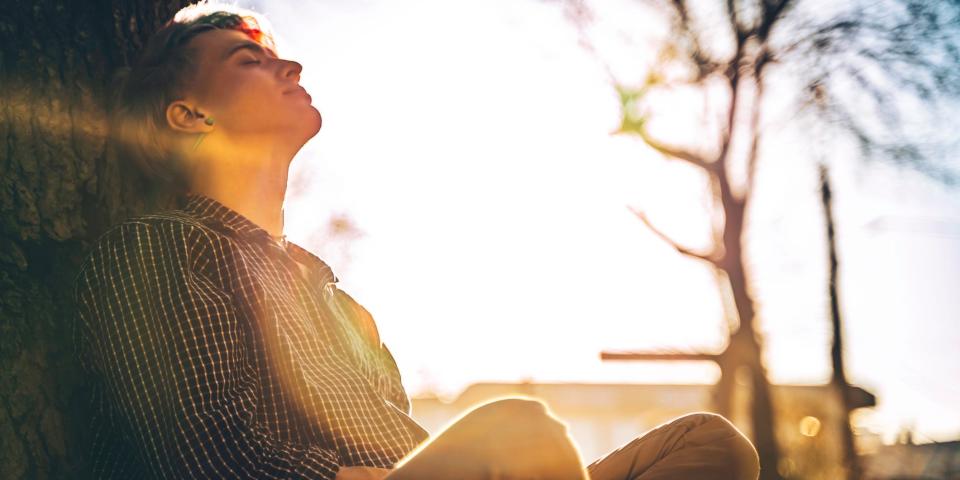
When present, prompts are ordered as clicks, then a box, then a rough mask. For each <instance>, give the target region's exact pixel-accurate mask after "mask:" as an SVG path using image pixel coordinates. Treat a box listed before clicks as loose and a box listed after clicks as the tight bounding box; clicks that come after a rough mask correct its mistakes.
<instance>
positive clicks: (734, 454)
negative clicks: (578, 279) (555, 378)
mask: <svg viewBox="0 0 960 480" xmlns="http://www.w3.org/2000/svg"><path fill="white" fill-rule="evenodd" d="M759 471H760V467H759V461H758V458H757V452H756V450H755V449H754V448H753V445H752V444H750V441H749V440H747V439H746V437H744V436H743V434H741V433H740V431H739V430H737V429H736V428H735V427H734V426H733V425H732V424H731V423H730V422H729V421H727V420H726V419H725V418H723V417H721V416H719V415H715V414H711V413H693V414H690V415H685V416H682V417H679V418H677V419H675V420H673V421H671V422H668V423H665V424H663V425H661V426H659V427H657V428H654V429H653V430H650V431H648V432H646V433H645V434H643V435H640V436H639V437H637V438H635V439H634V440H632V441H630V442H628V443H626V444H625V445H623V446H622V447H620V448H618V449H616V450H614V451H612V452H610V453H608V454H607V455H605V456H603V457H601V458H599V459H597V460H596V461H595V462H593V463H591V464H590V465H588V466H587V467H584V466H583V462H582V460H581V458H580V452H579V451H578V450H577V447H576V444H575V443H574V442H573V440H572V439H571V438H570V436H569V435H568V433H567V429H566V425H565V424H563V423H562V422H561V421H559V420H558V419H557V418H556V417H554V416H553V415H552V414H551V413H550V412H549V411H548V409H547V408H546V405H544V404H543V403H542V402H540V401H539V400H534V399H527V398H507V399H501V400H495V401H492V402H489V403H486V404H483V405H480V406H478V407H476V408H474V409H472V410H470V411H468V412H466V413H465V414H463V415H461V416H460V417H459V418H458V419H457V420H455V421H454V422H451V423H450V424H449V425H448V426H447V427H446V428H445V429H444V430H443V431H442V432H440V433H438V434H436V435H434V436H432V437H431V438H430V439H428V440H427V441H425V442H424V443H423V444H421V445H419V446H418V447H417V448H416V449H414V451H412V452H410V454H408V455H407V456H406V457H404V458H403V459H402V460H400V461H399V462H397V464H396V465H395V470H394V471H393V472H392V473H390V475H388V476H387V477H386V478H387V480H430V479H457V480H506V479H511V480H512V479H543V480H554V479H556V480H568V479H569V480H574V479H575V480H665V479H678V480H679V479H711V480H713V479H716V480H756V479H757V477H758V476H759Z"/></svg>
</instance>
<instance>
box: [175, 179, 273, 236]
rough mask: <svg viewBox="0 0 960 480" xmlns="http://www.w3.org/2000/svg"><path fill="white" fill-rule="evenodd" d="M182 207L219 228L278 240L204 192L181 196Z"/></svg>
mask: <svg viewBox="0 0 960 480" xmlns="http://www.w3.org/2000/svg"><path fill="white" fill-rule="evenodd" d="M180 201H181V209H183V210H184V211H186V212H187V213H189V214H191V215H193V216H194V217H196V218H197V219H198V220H200V221H201V222H203V223H205V224H207V225H209V226H211V227H214V228H217V227H222V228H226V229H227V230H229V231H230V232H233V233H235V234H237V235H240V236H243V237H247V238H250V239H255V240H268V241H277V239H276V238H275V237H274V236H273V235H271V234H270V232H268V231H266V230H265V229H264V228H263V227H261V226H260V225H257V224H256V223H254V222H253V220H250V219H249V218H247V217H245V216H243V214H241V213H240V212H237V211H236V210H234V209H232V208H230V207H228V206H226V205H224V204H222V203H220V202H219V201H217V200H215V199H214V198H213V197H209V196H207V195H204V194H202V193H196V192H187V193H186V194H184V195H183V196H182V197H181V200H180ZM279 240H280V243H281V244H283V243H285V242H286V235H281V237H280V239H279Z"/></svg>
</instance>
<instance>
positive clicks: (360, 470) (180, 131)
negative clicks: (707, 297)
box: [73, 2, 759, 480]
mask: <svg viewBox="0 0 960 480" xmlns="http://www.w3.org/2000/svg"><path fill="white" fill-rule="evenodd" d="M302 69H303V66H302V65H301V64H300V63H298V62H296V61H293V60H289V59H284V58H281V57H280V56H279V55H278V51H277V48H276V43H275V41H274V39H273V35H272V33H271V29H270V28H269V24H268V23H267V21H266V19H265V18H263V17H262V16H260V15H258V14H255V13H254V12H250V11H248V10H243V9H240V8H238V7H234V6H229V5H218V4H215V3H209V2H208V3H202V4H197V5H191V6H188V7H186V8H185V9H183V10H181V11H179V12H178V13H177V14H176V16H175V17H174V18H173V19H171V20H170V21H169V22H168V23H166V24H165V25H164V26H163V27H162V28H161V29H160V30H159V31H158V32H157V33H156V34H154V35H153V36H152V37H151V38H150V39H149V41H148V42H147V44H146V46H145V47H144V49H143V51H142V53H141V54H140V56H139V58H138V59H137V61H136V62H135V63H134V64H133V66H132V67H131V68H130V69H129V71H128V72H126V75H125V76H123V77H121V78H122V81H123V82H122V85H121V87H120V88H118V89H117V90H116V92H115V95H116V98H115V99H114V103H113V106H112V108H111V112H110V115H111V116H110V125H111V129H110V132H111V136H110V141H111V142H112V143H114V144H116V145H117V149H118V151H120V152H121V153H122V158H123V159H125V160H129V161H131V162H135V163H136V165H137V168H138V169H139V170H140V171H142V172H143V173H144V174H145V175H147V176H148V177H149V178H150V179H152V180H155V181H156V182H157V183H158V184H161V185H163V186H164V188H168V189H170V190H171V191H174V192H176V193H177V198H178V199H179V200H178V202H179V203H178V205H177V206H176V208H169V209H164V210H161V211H155V212H151V213H144V214H139V215H136V216H132V217H130V218H127V219H125V220H123V221H121V222H119V223H117V224H115V225H113V226H111V227H109V228H108V229H107V230H106V231H105V232H103V233H102V234H101V235H99V237H98V238H97V239H96V241H95V242H94V244H93V246H92V247H91V249H90V251H89V253H88V254H87V255H86V256H85V257H84V259H83V262H82V263H81V265H80V268H79V270H78V272H77V274H76V277H75V281H74V292H73V294H74V296H75V300H76V305H77V311H76V315H75V320H76V321H75V323H74V330H73V334H74V335H75V342H76V346H77V356H78V361H79V362H80V365H81V366H82V369H83V371H84V372H85V374H86V375H87V376H88V382H87V385H88V387H89V400H90V408H91V418H90V424H89V425H90V428H89V429H88V430H87V431H86V434H87V435H88V438H87V439H86V440H85V444H87V445H88V446H89V452H88V455H87V456H86V458H87V460H86V467H85V468H86V470H87V472H88V474H89V476H90V477H91V478H125V479H127V478H138V479H149V478H176V479H195V478H299V479H307V478H310V479H326V480H333V479H337V480H351V479H354V480H355V479H382V478H387V479H390V480H405V479H421V480H423V479H432V478H438V479H508V478H516V479H519V478H542V479H578V478H583V479H586V478H593V479H614V478H617V479H627V478H629V479H647V480H649V479H665V478H711V479H713V478H715V479H755V478H757V472H758V468H759V467H758V464H757V454H756V451H755V450H754V449H753V446H752V445H751V444H750V442H749V441H748V440H747V439H746V438H745V437H744V436H743V435H742V434H741V433H740V432H739V431H737V429H736V428H734V427H733V426H732V425H731V424H730V422H728V421H727V420H726V419H724V418H722V417H720V416H717V415H712V414H707V413H698V414H692V415H687V416H685V417H681V418H680V419H677V420H675V421H672V422H669V423H667V424H664V425H663V426H661V427H658V428H656V429H654V430H652V431H650V432H648V433H647V434H645V435H642V436H639V437H637V438H636V439H635V440H634V441H632V442H630V443H627V444H626V445H624V446H623V447H622V448H620V449H618V450H616V451H613V452H611V453H610V454H608V455H606V456H604V457H603V458H601V459H598V460H597V461H595V462H593V463H592V464H590V465H588V466H586V467H585V466H584V465H583V462H582V459H581V458H580V454H579V451H578V449H577V446H576V445H575V443H574V442H573V440H572V439H571V437H570V435H569V433H568V431H567V428H566V425H565V424H564V423H563V422H562V421H561V420H560V419H558V418H557V417H555V416H554V415H553V414H552V413H551V412H550V411H549V409H548V408H547V407H546V405H545V404H544V403H543V402H541V401H539V400H537V399H531V398H523V397H514V398H502V399H497V400H494V401H490V402H488V403H485V404H482V405H479V406H476V407H475V408H472V409H469V410H468V411H467V412H465V413H464V414H463V415H462V416H461V417H459V418H458V419H456V420H455V421H453V422H451V423H450V424H449V425H448V426H447V427H446V428H445V429H443V430H442V431H441V432H437V433H435V434H433V435H431V434H430V433H429V432H427V431H426V429H424V428H423V427H422V426H421V425H420V424H419V423H418V422H416V421H415V420H414V419H413V418H412V417H411V408H410V401H409V398H408V397H407V394H406V392H405V390H404V387H403V385H402V383H401V377H400V373H399V369H398V366H397V364H396V362H395V360H394V358H393V356H392V355H391V353H390V350H389V349H388V348H387V346H386V344H385V343H384V342H383V341H382V340H381V339H380V336H379V333H378V330H377V326H376V322H375V321H374V319H373V317H372V315H371V314H370V312H369V311H367V310H366V309H365V308H364V307H363V306H362V305H360V304H359V303H358V302H357V301H356V300H355V299H354V298H353V297H352V296H350V295H349V294H348V293H346V292H345V291H344V290H342V289H340V288H338V286H337V282H338V281H339V279H338V278H337V277H336V275H334V273H333V271H332V269H331V268H330V267H329V265H327V264H326V263H325V262H323V261H322V260H321V259H320V258H318V257H317V256H315V255H314V254H313V253H311V252H310V251H308V250H307V249H305V248H304V247H302V246H300V245H298V244H297V243H295V242H292V241H290V240H288V239H287V238H286V236H285V235H284V234H283V208H282V205H283V201H284V196H285V192H286V184H287V174H288V167H289V165H290V162H291V161H292V159H293V158H294V155H295V154H296V153H297V152H298V151H299V150H300V148H301V147H302V146H303V145H304V144H305V143H306V142H307V141H308V140H309V139H310V138H312V137H313V136H315V135H316V134H317V133H318V132H319V130H320V128H321V125H322V117H321V115H320V112H319V111H318V110H317V108H315V107H314V106H313V105H312V98H311V96H310V95H309V94H308V93H307V92H306V90H305V89H304V88H303V87H302V86H301V85H300V84H299V82H300V73H301V71H302Z"/></svg>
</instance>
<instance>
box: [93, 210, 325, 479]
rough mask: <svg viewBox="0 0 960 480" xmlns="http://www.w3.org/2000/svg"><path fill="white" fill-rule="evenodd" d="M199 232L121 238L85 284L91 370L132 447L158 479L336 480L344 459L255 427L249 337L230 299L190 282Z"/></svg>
mask: <svg viewBox="0 0 960 480" xmlns="http://www.w3.org/2000/svg"><path fill="white" fill-rule="evenodd" d="M189 230H190V227H188V226H173V225H162V226H155V225H151V224H145V223H127V224H123V225H121V226H119V227H115V228H114V229H113V230H111V232H110V233H109V234H107V235H105V236H104V237H103V238H102V239H101V240H102V241H101V242H99V243H98V245H97V247H96V249H95V250H94V251H93V252H92V253H91V255H90V256H89V257H88V259H87V261H86V262H85V263H84V265H83V267H82V270H81V273H80V275H78V276H77V282H76V285H75V287H76V290H75V295H76V300H77V308H78V311H77V315H78V318H77V320H78V325H77V327H78V328H79V337H78V338H79V341H80V342H81V346H80V349H81V351H82V352H83V355H82V359H83V360H84V364H85V365H86V367H87V368H89V369H90V370H92V371H93V372H95V373H96V374H97V375H99V376H100V377H101V378H102V379H103V385H104V387H105V389H106V392H105V393H106V396H107V398H108V399H109V401H110V403H111V404H112V406H113V407H114V408H115V409H116V411H117V412H118V413H119V414H120V416H121V418H122V419H123V422H124V427H125V428H124V430H125V431H128V432H130V437H129V438H128V439H127V441H130V442H132V443H133V444H134V445H135V449H136V450H137V451H138V452H139V454H140V457H141V461H142V462H143V463H144V464H145V465H146V466H147V467H148V468H149V469H150V470H151V471H152V472H153V473H154V474H155V475H156V476H157V477H159V478H176V479H186V478H190V479H193V478H303V479H306V478H312V479H325V480H333V479H334V478H335V477H336V476H337V472H338V470H339V469H340V467H339V464H340V458H339V455H338V454H337V453H336V451H334V450H328V449H321V448H317V447H304V446H302V445H294V444H290V443H287V442H283V441H280V440H279V439H277V438H275V437H273V436H271V435H270V434H268V433H267V432H266V431H264V430H263V429H261V428H258V426H257V425H255V424H253V423H252V420H253V417H254V410H255V408H256V403H257V401H258V400H257V398H256V394H255V392H254V391H253V388H254V387H255V385H256V384H257V379H256V378H255V377H254V375H255V374H254V372H255V369H254V368H253V366H252V365H250V363H249V361H248V355H249V352H248V351H247V350H248V347H247V344H246V343H245V339H246V337H247V331H246V330H247V328H248V327H246V326H244V325H242V324H241V323H240V320H239V318H238V315H237V313H236V312H235V310H234V306H233V304H232V301H231V298H230V295H229V294H227V293H226V292H224V291H222V290H220V289H218V288H217V287H216V286H215V285H214V284H213V283H212V282H210V281H209V280H208V279H207V278H205V277H203V276H202V275H199V274H196V273H194V272H193V271H191V268H190V258H189V256H190V254H191V251H192V250H193V247H192V246H191V245H190V244H189V242H188V232H189Z"/></svg>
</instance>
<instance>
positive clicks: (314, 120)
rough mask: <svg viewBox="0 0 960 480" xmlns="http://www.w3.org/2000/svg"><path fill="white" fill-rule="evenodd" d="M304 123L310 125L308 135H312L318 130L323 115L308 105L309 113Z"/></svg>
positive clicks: (321, 123)
mask: <svg viewBox="0 0 960 480" xmlns="http://www.w3.org/2000/svg"><path fill="white" fill-rule="evenodd" d="M306 124H308V125H310V136H311V137H313V136H314V135H316V134H317V132H319V131H320V127H321V126H323V116H321V115H320V111H319V110H317V109H316V108H314V107H313V106H312V105H311V106H310V115H309V119H308V120H307V121H306Z"/></svg>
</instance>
